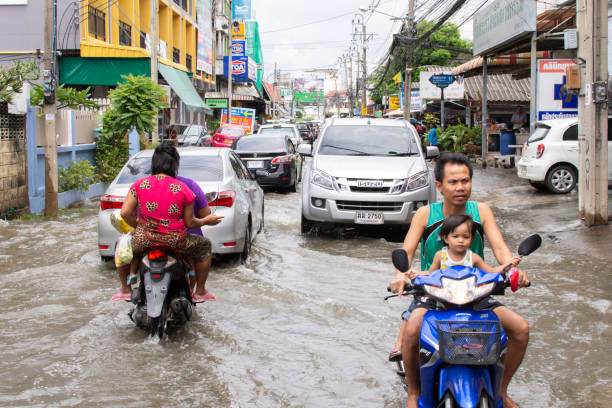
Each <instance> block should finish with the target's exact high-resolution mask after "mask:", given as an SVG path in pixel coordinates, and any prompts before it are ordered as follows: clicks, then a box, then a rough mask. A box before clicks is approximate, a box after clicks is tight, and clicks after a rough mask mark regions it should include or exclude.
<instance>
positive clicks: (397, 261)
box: [391, 249, 408, 272]
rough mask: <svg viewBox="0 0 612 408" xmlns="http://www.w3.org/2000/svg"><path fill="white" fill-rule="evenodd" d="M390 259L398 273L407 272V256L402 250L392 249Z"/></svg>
mask: <svg viewBox="0 0 612 408" xmlns="http://www.w3.org/2000/svg"><path fill="white" fill-rule="evenodd" d="M391 259H392V260H393V266H395V267H396V268H397V270H398V271H401V272H406V271H407V270H408V254H407V253H406V251H404V250H403V249H394V250H393V253H391Z"/></svg>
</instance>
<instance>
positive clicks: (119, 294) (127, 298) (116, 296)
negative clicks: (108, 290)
mask: <svg viewBox="0 0 612 408" xmlns="http://www.w3.org/2000/svg"><path fill="white" fill-rule="evenodd" d="M110 300H111V302H115V301H117V300H125V301H126V302H130V301H131V300H132V294H131V293H123V292H122V291H121V289H119V290H118V291H117V293H115V294H114V295H113V296H112V297H111V298H110Z"/></svg>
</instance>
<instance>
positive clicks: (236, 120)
mask: <svg viewBox="0 0 612 408" xmlns="http://www.w3.org/2000/svg"><path fill="white" fill-rule="evenodd" d="M226 122H227V109H223V110H222V111H221V123H226ZM230 123H231V124H232V125H236V126H240V127H241V128H243V129H244V130H246V132H247V133H248V134H250V133H253V128H254V126H255V109H248V108H232V117H231V119H230Z"/></svg>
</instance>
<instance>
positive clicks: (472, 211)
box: [390, 153, 529, 408]
mask: <svg viewBox="0 0 612 408" xmlns="http://www.w3.org/2000/svg"><path fill="white" fill-rule="evenodd" d="M472 175H473V169H472V165H471V163H470V162H469V161H468V159H467V157H466V156H465V155H463V154H460V153H445V154H443V155H442V156H441V157H440V159H439V160H438V161H437V162H436V166H435V179H436V187H437V188H438V191H440V193H441V194H442V196H443V198H444V201H443V202H442V203H432V204H430V205H428V206H424V207H421V208H420V209H419V210H418V211H417V212H416V213H415V215H414V217H413V219H412V222H411V224H410V229H409V230H408V233H407V234H406V238H405V240H404V245H403V249H404V250H405V251H406V253H407V254H408V259H409V265H412V262H413V259H414V252H415V250H416V248H417V245H418V244H419V241H420V242H421V270H424V271H426V270H428V269H429V267H430V266H431V263H432V261H433V258H434V255H435V253H436V252H437V251H439V250H440V249H442V247H443V242H442V241H441V240H440V238H439V229H440V226H441V225H442V222H443V220H444V218H445V217H448V216H449V215H453V214H463V213H467V214H469V215H471V216H472V218H473V219H474V221H475V222H476V223H477V225H478V227H477V233H476V238H475V239H474V241H473V242H472V245H471V246H470V249H471V250H472V251H474V252H475V253H477V254H478V255H480V256H481V257H482V256H483V250H484V244H483V242H484V238H485V237H486V238H487V240H488V241H489V243H490V245H491V248H492V250H493V254H494V255H495V258H496V259H497V261H498V262H499V263H500V264H501V265H505V264H508V263H510V262H511V261H512V259H513V255H512V253H511V251H510V249H509V248H508V246H507V245H506V244H505V242H504V240H503V237H502V235H501V232H500V230H499V227H498V226H497V223H496V222H495V216H494V215H493V212H492V211H491V208H490V207H489V206H488V205H486V204H484V203H479V202H475V201H468V199H469V197H470V194H471V189H472ZM420 274H421V273H420V272H418V271H415V270H413V269H410V270H409V271H408V272H406V273H402V272H400V271H398V270H396V271H395V275H396V276H395V277H396V279H395V281H393V282H391V284H390V286H391V289H392V290H393V291H394V292H398V293H400V294H401V293H402V292H403V290H404V286H405V285H406V284H407V283H408V282H407V280H406V279H414V278H416V276H418V275H420ZM518 281H519V286H527V285H528V284H529V278H528V277H527V275H526V274H525V273H524V272H523V271H519V277H518ZM432 303H433V304H432ZM432 307H435V302H431V301H429V300H428V299H427V298H424V299H423V298H421V299H417V300H416V302H415V304H414V305H413V310H412V312H411V313H409V312H408V311H407V312H405V313H404V314H403V315H402V317H403V319H404V321H403V322H402V329H401V332H400V336H399V338H398V343H400V344H401V355H402V360H403V363H404V370H405V373H406V384H407V385H408V399H407V402H406V407H408V408H416V407H417V406H418V398H419V395H420V384H419V381H418V360H417V359H418V355H417V353H418V346H419V333H420V329H421V323H422V320H423V316H424V315H425V313H426V311H427V310H428V309H431V308H432ZM475 308H476V309H477V310H493V311H494V313H495V314H496V315H497V316H498V317H499V319H500V321H501V323H502V326H503V327H504V329H505V331H506V333H507V335H508V352H507V358H506V366H505V371H504V376H503V379H502V384H501V395H502V398H503V401H504V407H506V408H515V407H518V405H517V404H516V403H515V402H514V401H513V400H512V399H511V398H510V397H509V396H508V394H507V391H508V384H509V383H510V380H511V379H512V376H513V375H514V373H515V372H516V370H517V369H518V367H519V365H520V364H521V361H522V359H523V356H524V354H525V350H526V348H527V343H528V341H529V324H528V323H527V321H526V320H525V319H524V318H523V317H521V316H520V315H519V314H517V313H515V312H513V311H511V310H510V309H508V308H507V307H505V306H503V305H502V304H501V303H500V302H498V301H497V300H495V299H493V298H491V297H488V298H485V299H483V301H482V302H480V303H479V304H478V305H475Z"/></svg>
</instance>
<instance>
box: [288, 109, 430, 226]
mask: <svg viewBox="0 0 612 408" xmlns="http://www.w3.org/2000/svg"><path fill="white" fill-rule="evenodd" d="M420 146H421V144H420V142H419V136H418V134H417V132H416V130H415V129H414V127H413V126H412V125H410V124H409V123H408V122H407V121H395V120H390V119H370V118H346V119H339V118H334V119H331V120H330V121H328V122H327V123H326V125H325V126H324V127H323V129H322V130H321V136H320V137H319V139H318V141H317V143H316V144H315V145H314V150H313V151H312V152H311V149H312V147H311V145H301V146H300V147H299V148H298V152H299V153H302V154H304V155H312V156H313V159H312V163H311V165H310V166H308V167H307V168H306V171H305V173H304V183H303V185H302V232H308V231H310V230H311V229H312V227H314V226H317V225H319V226H320V225H325V224H345V225H346V224H349V225H353V224H374V225H385V226H392V227H398V228H402V229H406V227H407V226H408V224H409V223H410V221H411V220H412V216H413V215H414V213H415V212H416V210H417V209H418V208H420V207H422V206H424V205H427V204H428V203H430V202H435V200H436V188H435V186H434V179H433V174H431V172H430V171H429V170H428V168H427V164H426V162H425V158H432V157H437V156H438V155H439V152H438V148H437V147H427V149H426V157H425V156H424V155H423V153H422V151H421V147H420Z"/></svg>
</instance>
